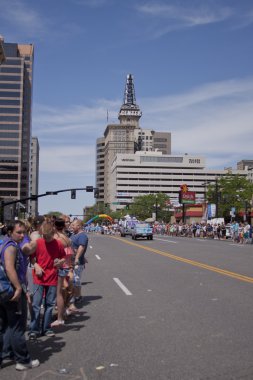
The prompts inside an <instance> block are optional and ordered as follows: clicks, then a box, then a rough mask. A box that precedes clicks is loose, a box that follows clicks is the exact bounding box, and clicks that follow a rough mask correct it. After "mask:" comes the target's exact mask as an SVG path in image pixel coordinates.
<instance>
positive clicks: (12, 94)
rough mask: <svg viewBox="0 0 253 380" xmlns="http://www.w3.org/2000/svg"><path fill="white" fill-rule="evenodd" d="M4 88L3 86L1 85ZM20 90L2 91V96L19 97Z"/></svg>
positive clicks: (0, 93) (0, 94)
mask: <svg viewBox="0 0 253 380" xmlns="http://www.w3.org/2000/svg"><path fill="white" fill-rule="evenodd" d="M1 90H2V87H1ZM19 97H20V92H18V91H0V98H19Z"/></svg>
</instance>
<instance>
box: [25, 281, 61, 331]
mask: <svg viewBox="0 0 253 380" xmlns="http://www.w3.org/2000/svg"><path fill="white" fill-rule="evenodd" d="M44 296H45V301H44V303H43V305H44V314H43V318H42V324H41V329H40V310H41V305H42V301H43V297H44ZM55 300H56V286H47V285H37V284H35V285H34V291H33V303H32V308H33V315H32V320H31V323H30V333H31V332H33V333H35V334H37V335H39V334H40V333H41V334H42V335H43V334H45V333H46V332H47V331H48V330H51V323H52V314H53V308H54V306H55Z"/></svg>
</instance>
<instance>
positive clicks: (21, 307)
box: [0, 293, 31, 364]
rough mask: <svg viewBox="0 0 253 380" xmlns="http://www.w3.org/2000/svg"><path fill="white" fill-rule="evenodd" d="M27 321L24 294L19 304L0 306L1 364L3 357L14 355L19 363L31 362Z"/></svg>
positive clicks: (7, 303)
mask: <svg viewBox="0 0 253 380" xmlns="http://www.w3.org/2000/svg"><path fill="white" fill-rule="evenodd" d="M26 319H27V302H26V295H25V294H24V293H22V294H21V297H20V300H19V301H18V302H10V301H9V302H4V303H1V304H0V363H1V361H2V355H3V357H5V356H9V355H13V356H14V359H15V361H16V362H17V363H23V364H25V363H29V362H30V360H31V358H30V355H29V352H28V349H27V345H26V339H25V331H26ZM3 351H4V352H3Z"/></svg>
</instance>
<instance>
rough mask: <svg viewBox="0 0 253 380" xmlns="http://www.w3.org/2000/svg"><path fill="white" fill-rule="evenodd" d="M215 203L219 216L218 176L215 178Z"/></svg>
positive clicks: (216, 213) (216, 212)
mask: <svg viewBox="0 0 253 380" xmlns="http://www.w3.org/2000/svg"><path fill="white" fill-rule="evenodd" d="M215 205H216V210H215V217H216V218H218V217H219V187H218V178H217V177H216V178H215Z"/></svg>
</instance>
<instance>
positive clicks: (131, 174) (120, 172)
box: [117, 166, 222, 178]
mask: <svg viewBox="0 0 253 380" xmlns="http://www.w3.org/2000/svg"><path fill="white" fill-rule="evenodd" d="M145 169H147V167H145ZM148 169H154V171H151V172H147V171H141V172H132V171H131V172H122V171H119V172H117V175H119V174H123V175H128V176H129V177H130V178H132V176H133V174H136V175H138V177H139V178H141V177H142V176H143V175H144V174H145V175H148V176H153V175H166V176H168V175H174V176H179V175H180V176H181V175H189V176H202V177H206V176H209V177H210V176H211V177H215V176H219V175H222V174H217V173H206V172H189V171H188V172H181V171H180V170H187V169H188V170H189V169H190V170H192V169H194V168H189V167H188V168H183V167H182V168H175V167H167V166H166V168H164V169H166V170H169V169H170V170H171V172H163V171H162V172H159V171H158V170H157V169H156V168H153V167H152V168H150V167H149V168H148ZM175 170H178V171H177V172H176V171H175Z"/></svg>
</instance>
